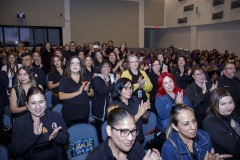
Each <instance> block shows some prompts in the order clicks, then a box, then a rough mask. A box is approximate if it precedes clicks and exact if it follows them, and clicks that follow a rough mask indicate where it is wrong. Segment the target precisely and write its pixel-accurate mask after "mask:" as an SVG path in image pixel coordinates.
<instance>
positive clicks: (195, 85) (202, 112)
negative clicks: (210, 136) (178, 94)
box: [185, 67, 218, 129]
mask: <svg viewBox="0 0 240 160" xmlns="http://www.w3.org/2000/svg"><path fill="white" fill-rule="evenodd" d="M192 77H193V79H194V82H192V83H191V84H190V85H189V86H188V87H187V89H186V90H185V91H186V95H187V97H188V99H189V101H190V102H191V104H192V106H193V110H194V114H195V117H196V119H197V123H198V128H199V129H201V128H202V123H203V120H204V118H205V117H206V111H207V108H208V107H209V105H210V95H211V91H212V90H214V89H215V88H217V86H218V83H217V82H216V83H215V84H212V85H210V83H208V82H206V80H205V79H206V78H205V75H204V71H203V69H202V68H201V67H196V68H193V69H192Z"/></svg>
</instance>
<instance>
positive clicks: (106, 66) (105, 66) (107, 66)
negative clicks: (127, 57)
mask: <svg viewBox="0 0 240 160" xmlns="http://www.w3.org/2000/svg"><path fill="white" fill-rule="evenodd" d="M102 67H103V68H109V67H110V66H109V65H104V66H102Z"/></svg>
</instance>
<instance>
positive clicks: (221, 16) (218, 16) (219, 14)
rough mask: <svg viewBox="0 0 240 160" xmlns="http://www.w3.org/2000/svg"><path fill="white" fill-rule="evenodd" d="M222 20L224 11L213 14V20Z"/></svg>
mask: <svg viewBox="0 0 240 160" xmlns="http://www.w3.org/2000/svg"><path fill="white" fill-rule="evenodd" d="M221 18H223V11H221V12H217V13H213V14H212V20H214V19H221Z"/></svg>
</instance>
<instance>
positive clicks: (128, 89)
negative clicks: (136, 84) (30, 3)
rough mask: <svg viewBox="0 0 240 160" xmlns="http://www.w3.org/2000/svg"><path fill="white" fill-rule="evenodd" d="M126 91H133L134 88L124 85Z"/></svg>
mask: <svg viewBox="0 0 240 160" xmlns="http://www.w3.org/2000/svg"><path fill="white" fill-rule="evenodd" d="M123 88H124V89H125V90H126V91H132V90H133V88H132V87H123Z"/></svg>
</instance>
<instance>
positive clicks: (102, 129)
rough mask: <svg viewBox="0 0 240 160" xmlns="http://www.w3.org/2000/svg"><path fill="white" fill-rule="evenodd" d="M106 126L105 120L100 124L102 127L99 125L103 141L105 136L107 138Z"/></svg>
mask: <svg viewBox="0 0 240 160" xmlns="http://www.w3.org/2000/svg"><path fill="white" fill-rule="evenodd" d="M106 127H107V121H105V122H104V123H103V124H102V127H101V132H102V140H103V141H104V140H105V139H106V138H107V136H108V135H107V131H106Z"/></svg>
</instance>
